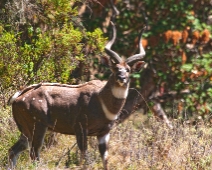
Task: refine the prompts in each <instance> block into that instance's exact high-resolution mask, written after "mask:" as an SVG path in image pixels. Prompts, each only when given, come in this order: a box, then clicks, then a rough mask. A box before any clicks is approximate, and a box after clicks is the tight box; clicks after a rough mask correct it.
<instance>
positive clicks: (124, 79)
mask: <svg viewBox="0 0 212 170" xmlns="http://www.w3.org/2000/svg"><path fill="white" fill-rule="evenodd" d="M118 80H119V81H121V82H126V80H127V78H126V76H125V75H122V74H121V75H118Z"/></svg>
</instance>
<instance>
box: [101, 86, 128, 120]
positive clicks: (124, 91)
mask: <svg viewBox="0 0 212 170" xmlns="http://www.w3.org/2000/svg"><path fill="white" fill-rule="evenodd" d="M128 91H129V84H127V85H126V86H118V85H116V84H114V85H113V84H110V82H108V83H107V84H106V85H105V87H104V88H103V89H102V91H101V92H100V94H99V100H100V103H101V106H102V110H103V112H104V114H105V116H106V118H107V119H109V120H116V119H117V118H118V116H119V113H120V111H121V110H122V108H123V106H124V104H125V101H126V98H127V96H128Z"/></svg>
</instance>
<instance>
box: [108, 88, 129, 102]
mask: <svg viewBox="0 0 212 170" xmlns="http://www.w3.org/2000/svg"><path fill="white" fill-rule="evenodd" d="M128 87H129V85H127V88H122V87H116V86H114V87H112V94H113V96H114V97H116V98H118V99H126V98H127V96H128Z"/></svg>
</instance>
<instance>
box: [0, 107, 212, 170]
mask: <svg viewBox="0 0 212 170" xmlns="http://www.w3.org/2000/svg"><path fill="white" fill-rule="evenodd" d="M10 110H11V109H10V108H7V109H5V110H0V135H1V143H0V169H6V168H7V151H8V149H9V148H10V147H11V146H12V145H13V143H14V142H15V141H16V140H17V139H18V137H19V135H20V133H19V131H18V130H17V128H16V125H15V123H14V121H13V118H12V116H11V111H10ZM172 123H173V126H174V128H173V129H169V128H167V127H166V125H165V124H164V123H163V122H159V121H157V120H155V119H154V118H153V117H147V116H144V115H142V114H140V113H139V112H137V113H136V114H134V115H133V116H132V117H131V118H130V119H129V120H127V121H126V122H124V123H123V124H120V125H119V126H117V127H116V128H114V129H113V130H112V131H111V139H110V143H109V148H110V149H109V167H110V169H112V170H123V169H124V170H166V169H167V170H178V169H179V170H181V169H186V170H195V169H197V170H202V169H204V170H207V169H208V170H210V169H212V128H211V126H210V124H207V123H206V122H204V121H202V120H199V122H197V124H196V125H189V124H186V123H185V122H184V121H180V120H172ZM56 141H57V142H56V143H55V144H52V145H51V146H50V147H49V140H46V141H45V144H44V146H43V148H42V151H41V160H40V162H37V163H33V162H31V160H30V158H29V154H28V151H26V152H24V153H23V154H21V156H20V158H19V160H18V165H17V168H16V169H24V170H25V169H32V170H34V169H38V170H40V169H41V170H42V169H45V170H48V169H49V170H50V169H52V170H53V169H74V170H75V169H83V167H80V166H79V165H78V164H79V150H78V148H77V145H76V140H75V137H74V136H70V135H61V134H58V135H57V140H56ZM88 143H89V148H88V153H87V156H86V162H85V164H86V167H87V169H92V170H99V169H103V167H102V162H101V159H100V156H99V152H98V146H97V140H96V138H95V137H90V138H89V142H88Z"/></svg>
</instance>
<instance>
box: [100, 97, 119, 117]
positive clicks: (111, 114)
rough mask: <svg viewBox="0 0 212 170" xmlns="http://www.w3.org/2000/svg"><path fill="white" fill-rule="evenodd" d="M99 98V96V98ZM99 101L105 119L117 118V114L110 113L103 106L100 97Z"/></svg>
mask: <svg viewBox="0 0 212 170" xmlns="http://www.w3.org/2000/svg"><path fill="white" fill-rule="evenodd" d="M99 99H100V98H99ZM100 103H101V106H102V110H103V112H104V113H105V116H106V118H107V119H109V120H116V119H117V118H118V114H113V113H111V112H110V111H109V110H108V109H107V107H106V106H105V104H104V102H103V101H102V100H101V99H100Z"/></svg>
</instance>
